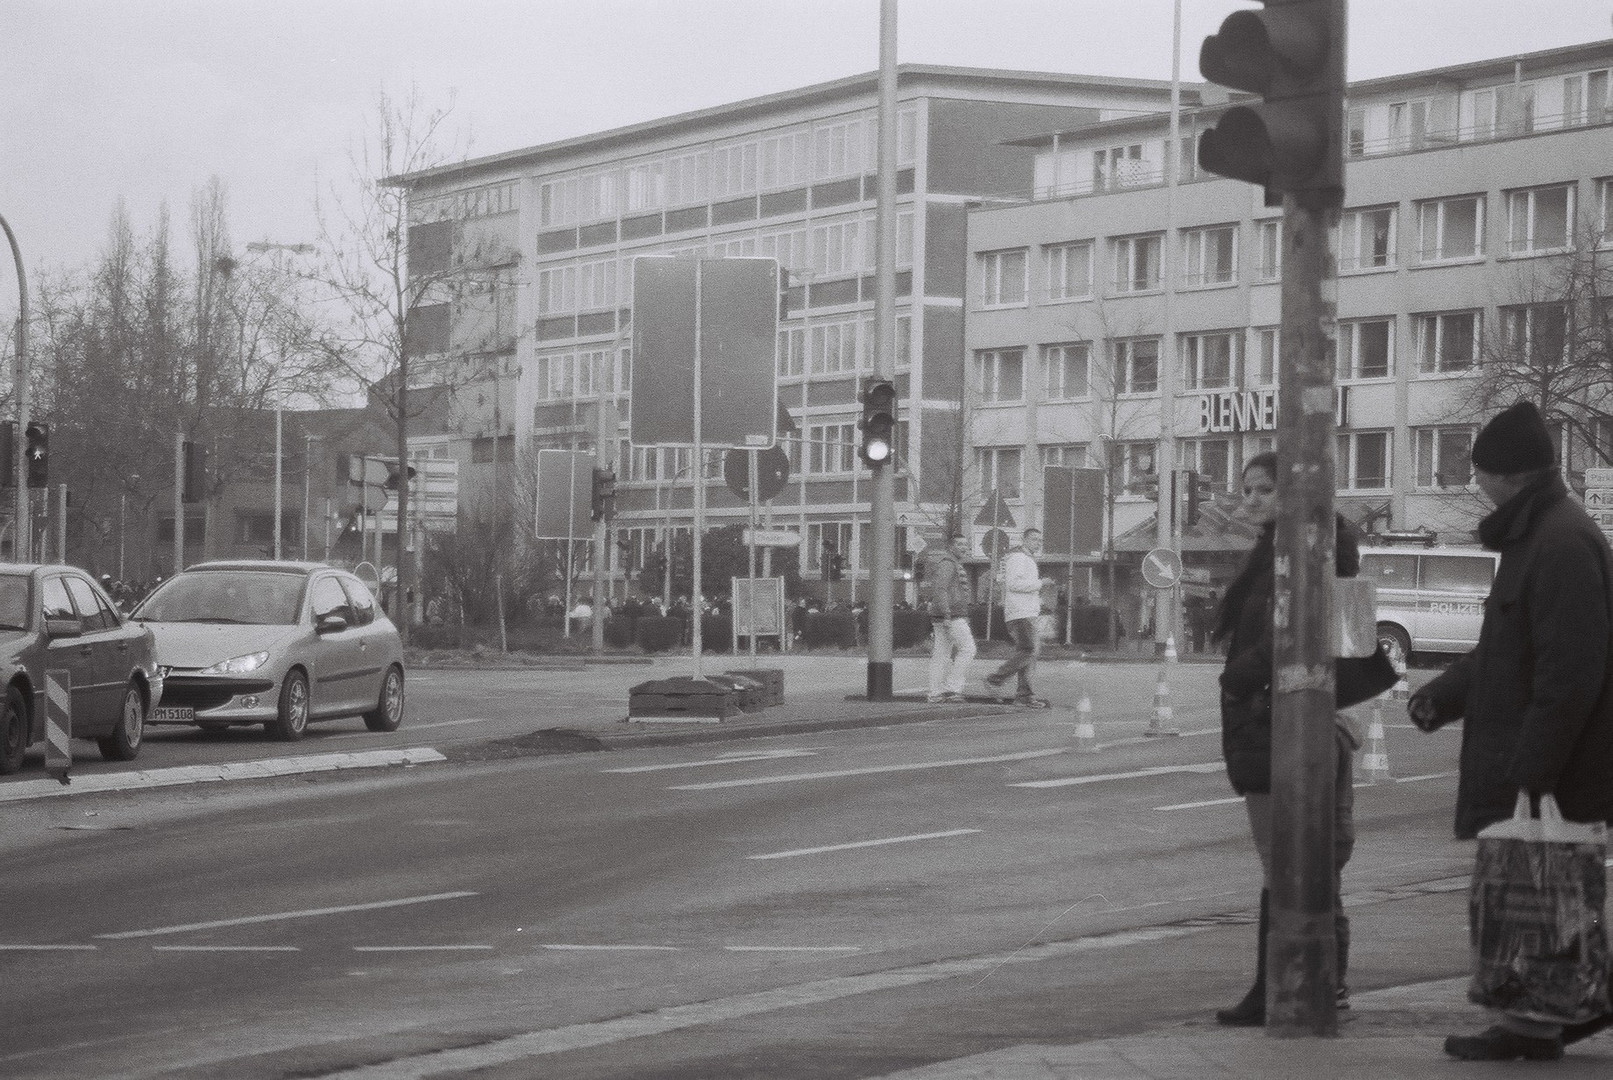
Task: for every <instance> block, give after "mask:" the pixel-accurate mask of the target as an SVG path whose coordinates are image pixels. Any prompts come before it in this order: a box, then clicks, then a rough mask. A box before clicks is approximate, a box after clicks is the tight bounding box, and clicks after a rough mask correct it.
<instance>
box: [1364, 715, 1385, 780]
mask: <svg viewBox="0 0 1613 1080" xmlns="http://www.w3.org/2000/svg"><path fill="white" fill-rule="evenodd" d="M1361 776H1362V777H1363V778H1364V779H1365V781H1366V782H1367V783H1369V784H1376V783H1377V782H1378V781H1379V780H1388V779H1389V778H1390V777H1389V753H1388V751H1387V750H1385V749H1384V742H1383V696H1382V695H1381V694H1380V695H1379V696H1378V697H1375V698H1373V699H1372V722H1371V723H1369V724H1368V725H1367V745H1366V749H1365V750H1364V751H1363V752H1362V754H1361Z"/></svg>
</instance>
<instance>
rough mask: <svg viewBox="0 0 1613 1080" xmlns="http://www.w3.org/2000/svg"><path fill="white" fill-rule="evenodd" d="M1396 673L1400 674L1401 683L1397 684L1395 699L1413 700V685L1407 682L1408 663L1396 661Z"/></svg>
mask: <svg viewBox="0 0 1613 1080" xmlns="http://www.w3.org/2000/svg"><path fill="white" fill-rule="evenodd" d="M1395 672H1396V673H1397V674H1399V676H1400V681H1399V682H1397V683H1395V691H1394V694H1395V697H1394V699H1395V700H1396V701H1409V700H1411V683H1409V682H1407V681H1406V662H1405V661H1404V660H1396V661H1395Z"/></svg>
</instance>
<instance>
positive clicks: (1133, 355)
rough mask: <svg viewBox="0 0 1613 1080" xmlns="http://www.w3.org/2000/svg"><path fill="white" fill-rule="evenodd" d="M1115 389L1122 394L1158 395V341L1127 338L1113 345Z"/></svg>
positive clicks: (1154, 339) (1156, 339) (1155, 339)
mask: <svg viewBox="0 0 1613 1080" xmlns="http://www.w3.org/2000/svg"><path fill="white" fill-rule="evenodd" d="M1114 350H1115V352H1114V359H1115V388H1116V390H1118V392H1120V393H1122V394H1157V393H1159V339H1158V338H1129V339H1126V340H1123V341H1117V342H1115V343H1114Z"/></svg>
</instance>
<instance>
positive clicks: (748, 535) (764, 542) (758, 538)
mask: <svg viewBox="0 0 1613 1080" xmlns="http://www.w3.org/2000/svg"><path fill="white" fill-rule="evenodd" d="M741 539H742V540H743V542H744V543H746V544H755V545H756V546H757V547H799V546H800V544H801V534H800V533H798V532H791V531H790V530H789V529H746V530H745V532H744V535H743V536H742V537H741Z"/></svg>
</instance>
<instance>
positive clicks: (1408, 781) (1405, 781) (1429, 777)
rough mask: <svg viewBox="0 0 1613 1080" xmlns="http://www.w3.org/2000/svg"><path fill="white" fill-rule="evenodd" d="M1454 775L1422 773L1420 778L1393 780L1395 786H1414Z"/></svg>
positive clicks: (1408, 777) (1447, 773)
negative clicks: (1420, 781) (1424, 781)
mask: <svg viewBox="0 0 1613 1080" xmlns="http://www.w3.org/2000/svg"><path fill="white" fill-rule="evenodd" d="M1455 775H1456V774H1455V773H1453V772H1431V773H1423V774H1422V775H1421V776H1397V777H1395V778H1394V779H1395V783H1397V784H1414V783H1416V782H1417V781H1419V780H1443V779H1444V778H1445V777H1447V776H1455ZM1357 786H1358V787H1359V786H1360V785H1357Z"/></svg>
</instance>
